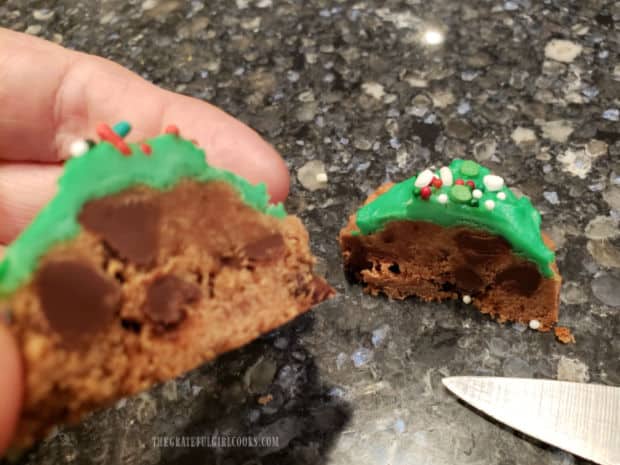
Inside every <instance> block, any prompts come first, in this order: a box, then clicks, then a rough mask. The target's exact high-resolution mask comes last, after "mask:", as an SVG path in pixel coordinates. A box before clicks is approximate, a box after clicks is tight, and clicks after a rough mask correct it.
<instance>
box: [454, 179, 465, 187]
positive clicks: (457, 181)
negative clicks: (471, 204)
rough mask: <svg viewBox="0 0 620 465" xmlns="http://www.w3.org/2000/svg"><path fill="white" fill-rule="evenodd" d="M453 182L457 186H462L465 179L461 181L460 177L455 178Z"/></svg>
mask: <svg viewBox="0 0 620 465" xmlns="http://www.w3.org/2000/svg"><path fill="white" fill-rule="evenodd" d="M454 184H456V185H457V186H464V185H465V181H463V180H462V179H457V180H456V181H454Z"/></svg>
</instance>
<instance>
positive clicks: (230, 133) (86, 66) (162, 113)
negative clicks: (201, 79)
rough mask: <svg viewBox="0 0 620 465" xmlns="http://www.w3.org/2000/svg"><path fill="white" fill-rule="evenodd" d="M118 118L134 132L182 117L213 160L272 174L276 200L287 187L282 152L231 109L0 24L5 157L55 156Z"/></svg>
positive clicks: (145, 132)
mask: <svg viewBox="0 0 620 465" xmlns="http://www.w3.org/2000/svg"><path fill="white" fill-rule="evenodd" d="M41 70H45V78H44V79H43V78H42V75H41ZM119 120H127V121H130V122H133V124H134V130H133V132H132V134H131V136H130V137H131V138H132V139H133V140H140V139H142V138H144V137H151V136H154V135H156V134H159V133H161V131H162V130H163V128H164V127H165V126H166V125H168V124H171V123H173V124H176V125H177V126H178V127H179V128H180V129H181V131H182V132H183V135H184V136H186V137H188V138H192V139H196V140H197V141H198V143H199V145H200V146H201V147H202V148H204V149H205V151H206V152H207V155H208V158H209V161H210V162H211V163H212V164H213V165H215V166H219V167H223V168H226V169H230V170H232V171H235V172H236V173H238V174H240V175H242V176H244V177H246V178H248V179H249V180H250V181H252V182H259V181H264V182H266V183H267V186H268V189H269V192H270V194H271V197H272V199H273V200H275V201H280V200H283V199H284V198H285V197H286V195H287V193H288V188H289V177H288V170H287V168H286V165H285V164H284V162H283V160H282V159H281V158H280V156H279V155H278V154H277V152H276V151H275V150H274V149H273V148H272V147H271V146H270V145H269V144H267V143H266V142H265V141H263V140H262V139H261V138H260V136H259V135H258V134H257V133H256V132H254V131H253V130H251V129H250V128H248V127H247V126H245V125H244V124H242V123H241V122H239V121H238V120H236V119H235V118H233V117H232V116H230V115H228V114H226V113H224V112H223V111H221V110H219V109H217V108H216V107H214V106H212V105H209V104H207V103H205V102H202V101H199V100H195V99H191V98H189V97H184V96H180V95H177V94H173V93H171V92H167V91H164V90H162V89H160V88H158V87H156V86H154V85H152V84H150V83H148V82H147V81H145V80H144V79H142V78H141V77H139V76H137V75H136V74H134V73H131V72H130V71H128V70H126V69H124V68H122V67H121V66H119V65H117V64H115V63H112V62H110V61H108V60H104V59H102V58H99V57H94V56H91V55H85V54H82V53H78V52H74V51H70V50H66V49H63V48H62V47H60V46H58V45H55V44H52V43H49V42H46V41H43V40H40V39H37V38H35V37H31V36H29V35H25V34H21V33H17V32H12V31H8V30H4V29H0V157H2V158H4V159H9V160H19V161H46V162H51V161H57V160H59V159H62V158H66V154H67V153H68V146H69V145H70V143H71V142H72V141H74V140H75V139H77V138H81V137H92V138H94V136H95V134H94V128H95V126H96V124H97V123H99V122H102V121H103V122H109V123H114V122H116V121H119Z"/></svg>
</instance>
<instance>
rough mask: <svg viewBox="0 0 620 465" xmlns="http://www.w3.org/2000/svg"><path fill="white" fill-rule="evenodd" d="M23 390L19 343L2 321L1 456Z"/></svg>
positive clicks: (8, 442) (0, 337) (7, 444)
mask: <svg viewBox="0 0 620 465" xmlns="http://www.w3.org/2000/svg"><path fill="white" fill-rule="evenodd" d="M0 317H1V315H0ZM22 391H23V379H22V366H21V359H20V356H19V352H18V350H17V345H16V344H15V340H14V339H13V336H12V335H11V334H10V333H9V331H8V329H7V328H6V327H5V326H4V325H3V324H2V323H0V457H1V456H2V454H4V452H5V451H6V450H7V448H8V446H9V444H10V443H11V439H12V436H13V434H14V432H15V427H16V426H17V420H18V416H19V410H20V407H21V402H22Z"/></svg>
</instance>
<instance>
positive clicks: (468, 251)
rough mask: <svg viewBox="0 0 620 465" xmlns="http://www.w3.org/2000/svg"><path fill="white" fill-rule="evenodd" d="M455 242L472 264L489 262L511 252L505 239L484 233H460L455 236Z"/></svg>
mask: <svg viewBox="0 0 620 465" xmlns="http://www.w3.org/2000/svg"><path fill="white" fill-rule="evenodd" d="M454 241H455V242H456V244H457V246H458V247H459V249H460V250H461V252H462V253H463V255H465V257H466V258H467V260H468V261H469V262H471V263H479V262H485V261H489V260H492V259H493V258H494V257H496V256H499V255H504V254H506V253H507V252H508V251H509V250H510V244H508V242H507V241H506V240H505V239H504V238H502V237H498V236H492V235H490V234H485V233H482V232H480V233H476V232H472V231H460V232H458V233H457V234H455V235H454Z"/></svg>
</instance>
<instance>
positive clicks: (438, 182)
mask: <svg viewBox="0 0 620 465" xmlns="http://www.w3.org/2000/svg"><path fill="white" fill-rule="evenodd" d="M431 184H432V185H433V187H434V188H435V189H439V188H440V187H441V186H442V184H443V182H442V180H441V179H439V178H438V177H433V180H432V181H431Z"/></svg>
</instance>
